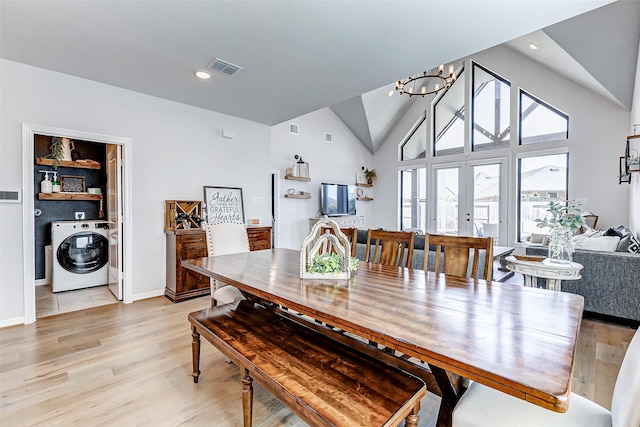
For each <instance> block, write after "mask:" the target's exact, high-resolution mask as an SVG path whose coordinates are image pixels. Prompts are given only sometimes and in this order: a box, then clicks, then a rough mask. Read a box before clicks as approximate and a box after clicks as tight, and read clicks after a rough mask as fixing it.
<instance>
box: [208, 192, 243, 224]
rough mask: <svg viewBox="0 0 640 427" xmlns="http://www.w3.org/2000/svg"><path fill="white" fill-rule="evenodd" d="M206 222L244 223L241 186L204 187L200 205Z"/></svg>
mask: <svg viewBox="0 0 640 427" xmlns="http://www.w3.org/2000/svg"><path fill="white" fill-rule="evenodd" d="M202 209H203V211H204V215H205V216H206V218H207V224H217V223H219V222H241V223H243V224H244V203H243V201H242V188H235V187H207V186H205V187H204V204H203V206H202Z"/></svg>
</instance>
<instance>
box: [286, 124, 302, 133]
mask: <svg viewBox="0 0 640 427" xmlns="http://www.w3.org/2000/svg"><path fill="white" fill-rule="evenodd" d="M289 133H292V134H294V135H298V134H299V133H300V128H299V127H298V125H295V124H293V123H289Z"/></svg>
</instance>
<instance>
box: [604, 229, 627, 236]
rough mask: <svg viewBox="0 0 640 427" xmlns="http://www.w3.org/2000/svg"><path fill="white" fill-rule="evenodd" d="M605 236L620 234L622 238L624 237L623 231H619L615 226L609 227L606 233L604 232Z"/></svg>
mask: <svg viewBox="0 0 640 427" xmlns="http://www.w3.org/2000/svg"><path fill="white" fill-rule="evenodd" d="M602 235H603V236H618V237H620V238H622V233H621V232H619V231H618V230H617V229H615V228H608V229H607V231H605V232H604V233H602Z"/></svg>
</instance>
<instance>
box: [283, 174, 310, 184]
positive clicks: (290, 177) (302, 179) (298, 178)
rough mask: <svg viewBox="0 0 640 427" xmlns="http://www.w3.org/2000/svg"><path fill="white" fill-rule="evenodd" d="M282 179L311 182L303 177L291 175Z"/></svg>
mask: <svg viewBox="0 0 640 427" xmlns="http://www.w3.org/2000/svg"><path fill="white" fill-rule="evenodd" d="M284 179H291V180H293V181H304V182H309V181H311V178H305V177H303V176H293V175H285V176H284Z"/></svg>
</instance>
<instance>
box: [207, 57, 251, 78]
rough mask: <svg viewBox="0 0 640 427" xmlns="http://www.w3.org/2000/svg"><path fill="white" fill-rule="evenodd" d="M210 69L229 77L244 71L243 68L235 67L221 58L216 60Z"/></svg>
mask: <svg viewBox="0 0 640 427" xmlns="http://www.w3.org/2000/svg"><path fill="white" fill-rule="evenodd" d="M209 68H211V69H212V70H215V71H219V72H221V73H224V74H226V75H228V76H233V75H235V74H236V73H239V72H240V71H242V70H243V68H242V67H240V66H238V65H234V64H232V63H231V62H228V61H225V60H224V59H220V58H216V59H214V60H213V62H212V63H211V65H209Z"/></svg>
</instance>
